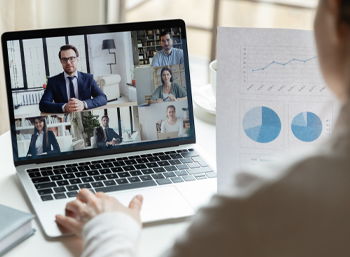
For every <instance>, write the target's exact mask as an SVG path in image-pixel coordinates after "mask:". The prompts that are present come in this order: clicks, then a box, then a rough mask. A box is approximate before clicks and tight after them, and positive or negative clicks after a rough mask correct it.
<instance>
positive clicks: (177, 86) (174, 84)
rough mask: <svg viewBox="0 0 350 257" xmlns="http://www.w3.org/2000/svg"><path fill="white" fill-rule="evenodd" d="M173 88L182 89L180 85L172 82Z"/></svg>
mask: <svg viewBox="0 0 350 257" xmlns="http://www.w3.org/2000/svg"><path fill="white" fill-rule="evenodd" d="M171 86H173V87H176V88H180V87H181V86H180V84H179V83H177V82H171Z"/></svg>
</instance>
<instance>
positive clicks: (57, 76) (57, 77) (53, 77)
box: [48, 72, 64, 82]
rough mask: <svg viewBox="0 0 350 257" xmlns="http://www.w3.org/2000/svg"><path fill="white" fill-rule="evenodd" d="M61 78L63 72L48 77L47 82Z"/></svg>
mask: <svg viewBox="0 0 350 257" xmlns="http://www.w3.org/2000/svg"><path fill="white" fill-rule="evenodd" d="M61 79H63V80H64V75H63V72H62V73H59V74H57V75H55V76H52V77H50V78H48V82H53V81H57V80H61Z"/></svg>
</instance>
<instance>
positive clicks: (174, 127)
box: [161, 105, 183, 137]
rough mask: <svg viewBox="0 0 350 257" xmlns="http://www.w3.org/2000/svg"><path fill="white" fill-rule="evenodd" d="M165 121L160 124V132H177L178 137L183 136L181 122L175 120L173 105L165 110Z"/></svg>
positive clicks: (177, 119)
mask: <svg viewBox="0 0 350 257" xmlns="http://www.w3.org/2000/svg"><path fill="white" fill-rule="evenodd" d="M166 115H167V118H168V119H167V120H165V121H163V122H162V126H161V132H162V133H166V132H178V136H179V137H182V136H183V121H182V119H180V118H176V108H175V106H174V105H168V107H167V108H166Z"/></svg>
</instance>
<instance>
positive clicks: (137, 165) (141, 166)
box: [134, 164, 147, 170]
mask: <svg viewBox="0 0 350 257" xmlns="http://www.w3.org/2000/svg"><path fill="white" fill-rule="evenodd" d="M134 167H135V168H136V169H138V170H141V169H146V168H147V166H146V165H145V164H135V165H134Z"/></svg>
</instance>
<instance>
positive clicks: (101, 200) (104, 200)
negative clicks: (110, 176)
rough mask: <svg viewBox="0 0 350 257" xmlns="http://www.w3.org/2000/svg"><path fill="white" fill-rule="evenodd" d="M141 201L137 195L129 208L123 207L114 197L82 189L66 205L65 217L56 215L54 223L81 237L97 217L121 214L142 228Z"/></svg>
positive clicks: (64, 230) (65, 230)
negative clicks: (127, 216) (85, 227)
mask: <svg viewBox="0 0 350 257" xmlns="http://www.w3.org/2000/svg"><path fill="white" fill-rule="evenodd" d="M142 201H143V198H142V196H141V195H137V196H135V197H134V198H133V199H132V200H131V202H130V204H129V207H125V206H124V205H122V204H121V203H120V202H119V201H118V200H117V199H115V198H114V197H111V196H108V195H106V194H104V193H102V192H98V193H96V194H95V195H94V194H93V193H92V192H91V191H90V190H88V189H82V190H80V191H79V193H78V195H77V199H76V200H74V201H72V202H69V203H67V205H66V216H62V215H56V223H57V224H58V225H59V226H60V227H61V228H62V230H63V232H67V233H73V234H75V235H77V236H79V237H81V233H82V231H83V227H84V225H85V224H86V223H87V222H88V221H89V220H91V219H93V218H94V217H96V216H97V215H99V214H101V213H104V212H123V213H125V214H127V215H129V216H131V217H132V218H134V219H135V220H136V222H137V223H138V224H139V225H140V226H141V227H142V223H141V219H140V210H141V206H142Z"/></svg>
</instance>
